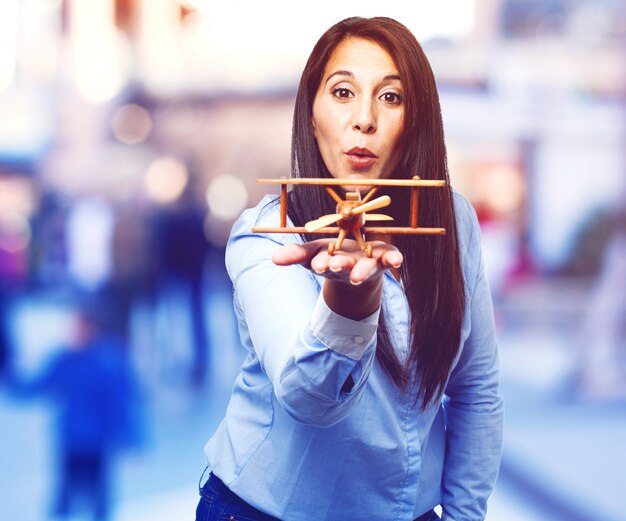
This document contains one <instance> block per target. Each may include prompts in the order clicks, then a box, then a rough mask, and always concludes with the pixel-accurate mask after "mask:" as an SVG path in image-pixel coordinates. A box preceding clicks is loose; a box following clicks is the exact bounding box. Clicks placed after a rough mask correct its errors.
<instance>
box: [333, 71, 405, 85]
mask: <svg viewBox="0 0 626 521" xmlns="http://www.w3.org/2000/svg"><path fill="white" fill-rule="evenodd" d="M333 76H347V77H348V78H354V74H353V73H351V72H350V71H335V72H333V73H332V74H331V75H330V76H328V78H326V81H325V82H324V84H326V83H328V82H329V81H330V79H331V78H332V77H333ZM392 80H397V81H401V80H400V75H399V74H388V75H387V76H385V77H384V78H383V79H382V81H392Z"/></svg>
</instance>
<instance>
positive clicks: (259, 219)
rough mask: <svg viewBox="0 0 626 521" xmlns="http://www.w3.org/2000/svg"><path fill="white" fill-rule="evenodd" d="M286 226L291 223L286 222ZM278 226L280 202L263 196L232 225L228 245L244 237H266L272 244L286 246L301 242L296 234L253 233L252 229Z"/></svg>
mask: <svg viewBox="0 0 626 521" xmlns="http://www.w3.org/2000/svg"><path fill="white" fill-rule="evenodd" d="M287 225H288V226H291V222H290V221H289V220H288V222H287ZM279 226H280V202H279V198H278V197H277V196H275V195H265V196H263V198H261V200H260V201H259V202H258V203H257V204H256V206H253V207H251V208H247V209H246V210H244V211H243V212H242V213H241V215H240V216H239V218H238V219H237V220H236V221H235V223H234V224H233V227H232V230H231V233H230V238H229V243H231V242H233V241H234V240H238V239H241V238H244V237H255V238H258V237H266V238H269V239H271V240H272V241H273V242H277V243H281V244H286V243H288V242H302V241H301V239H300V236H299V235H298V234H288V233H264V232H261V233H255V232H253V231H252V229H253V228H278V227H279Z"/></svg>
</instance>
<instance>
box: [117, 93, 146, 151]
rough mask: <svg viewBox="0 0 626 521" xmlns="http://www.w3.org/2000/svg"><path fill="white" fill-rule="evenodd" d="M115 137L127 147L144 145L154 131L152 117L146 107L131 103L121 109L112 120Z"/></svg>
mask: <svg viewBox="0 0 626 521" xmlns="http://www.w3.org/2000/svg"><path fill="white" fill-rule="evenodd" d="M111 129H112V131H113V135H114V136H115V137H116V139H118V140H119V141H121V142H122V143H126V144H127V145H136V144H138V143H142V142H143V141H145V140H146V139H147V137H148V136H149V135H150V131H151V130H152V116H151V115H150V112H148V111H147V110H146V109H145V108H144V107H142V106H140V105H137V104H134V103H130V104H128V105H123V106H121V107H119V108H118V109H117V110H116V111H115V113H114V114H113V118H112V119H111Z"/></svg>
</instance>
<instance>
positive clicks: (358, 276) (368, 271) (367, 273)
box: [350, 257, 383, 285]
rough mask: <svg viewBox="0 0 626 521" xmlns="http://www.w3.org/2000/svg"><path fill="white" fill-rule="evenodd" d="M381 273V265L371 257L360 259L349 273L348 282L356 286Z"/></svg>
mask: <svg viewBox="0 0 626 521" xmlns="http://www.w3.org/2000/svg"><path fill="white" fill-rule="evenodd" d="M382 272H383V267H382V265H381V264H380V263H379V262H378V261H377V260H376V259H374V258H372V257H361V258H360V259H359V260H358V261H356V263H355V264H354V267H353V268H352V271H351V272H350V282H351V283H352V284H355V285H358V284H361V283H363V282H365V281H367V280H370V279H372V278H374V277H377V276H379V275H380V274H381V273H382Z"/></svg>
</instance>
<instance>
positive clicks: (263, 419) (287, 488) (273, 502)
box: [205, 194, 503, 521]
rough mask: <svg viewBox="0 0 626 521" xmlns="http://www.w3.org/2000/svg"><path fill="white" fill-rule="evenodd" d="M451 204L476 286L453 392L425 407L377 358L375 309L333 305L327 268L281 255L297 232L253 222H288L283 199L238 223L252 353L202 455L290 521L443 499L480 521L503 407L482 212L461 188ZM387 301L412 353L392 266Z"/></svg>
mask: <svg viewBox="0 0 626 521" xmlns="http://www.w3.org/2000/svg"><path fill="white" fill-rule="evenodd" d="M454 201H455V208H456V214H457V226H458V231H459V241H460V247H461V256H462V266H463V275H464V279H465V291H466V312H465V318H464V322H463V325H462V337H461V338H462V340H461V349H460V352H459V355H458V356H457V359H456V360H455V363H454V367H453V370H452V371H451V374H450V377H449V380H448V382H447V385H446V388H445V395H444V398H443V400H442V401H441V402H440V403H437V404H435V405H433V406H431V407H430V408H428V409H426V410H425V411H424V412H420V410H419V407H418V406H416V404H415V394H414V393H410V392H401V391H400V390H399V389H398V388H397V386H395V385H394V384H393V383H392V382H390V381H389V379H388V378H387V376H386V375H385V374H384V373H383V371H382V369H381V368H380V366H379V365H378V362H377V361H376V357H375V353H376V330H377V323H378V314H379V313H378V312H376V313H374V314H373V315H372V316H370V317H367V318H365V319H363V320H360V321H354V320H350V319H348V318H345V317H342V316H340V315H337V314H336V313H333V312H332V311H331V310H330V309H329V308H328V307H327V306H326V304H325V303H324V300H323V298H322V296H321V287H322V284H323V278H321V277H318V276H316V275H315V274H313V273H312V272H311V271H309V270H307V269H305V268H304V267H302V266H289V267H284V266H282V267H281V266H276V265H275V264H274V263H273V262H272V260H271V259H272V254H273V253H274V251H275V250H276V249H277V248H278V247H279V246H280V245H283V244H288V243H291V242H301V239H300V237H299V236H298V235H289V234H284V235H281V234H255V233H252V232H251V228H252V227H253V226H277V225H278V222H279V208H278V205H277V202H276V201H275V200H272V198H270V197H269V196H268V197H266V198H264V199H263V200H262V201H261V202H260V203H259V205H258V206H257V207H256V208H253V209H249V210H246V211H245V212H244V213H243V215H242V216H241V217H240V218H239V220H238V221H237V223H236V224H235V225H234V227H233V230H232V233H231V237H230V241H229V243H228V247H227V252H226V266H227V269H228V273H229V275H230V277H231V279H232V281H233V285H234V306H235V311H236V314H237V317H238V321H239V332H240V336H241V341H242V343H243V345H244V347H245V348H246V349H247V350H248V355H247V358H246V359H245V361H244V363H243V367H242V369H241V372H240V374H239V376H238V377H237V379H236V382H235V384H234V388H233V392H232V397H231V399H230V403H229V405H228V408H227V411H226V416H225V418H224V420H223V421H222V422H221V424H220V426H219V428H218V429H217V432H216V433H215V434H214V435H213V436H212V437H211V439H210V440H209V442H208V443H207V445H206V447H205V454H206V457H207V461H208V465H209V467H210V468H211V469H212V471H213V472H214V473H215V474H216V475H217V476H218V477H220V478H221V479H222V481H224V483H225V484H226V485H227V486H228V487H229V488H230V489H231V490H232V491H233V492H235V493H236V494H237V495H239V496H240V497H241V498H243V499H244V500H245V501H247V502H248V503H250V504H252V505H253V506H255V507H256V508H258V509H260V510H262V511H264V512H266V513H268V514H271V515H273V516H275V517H277V518H279V519H281V520H284V521H322V520H329V521H338V520H343V519H349V520H350V521H371V520H373V519H376V520H384V521H396V520H397V521H400V520H402V521H410V520H413V519H414V518H415V517H417V516H419V515H421V514H422V513H424V512H426V511H428V510H429V509H432V508H433V507H434V506H436V505H442V508H443V512H444V518H443V519H444V520H448V521H450V520H455V521H478V520H482V519H484V517H485V513H486V502H487V498H488V497H489V495H490V493H491V491H492V489H493V487H494V484H495V480H496V476H497V472H498V467H499V462H500V454H501V445H502V420H503V418H502V416H503V406H502V399H501V397H500V395H499V393H498V353H497V347H496V337H495V326H494V318H493V307H492V302H491V295H490V292H489V287H488V284H487V280H486V278H485V274H484V271H483V263H482V255H481V250H480V232H479V227H478V221H477V219H476V215H475V212H474V210H473V209H472V207H471V206H470V205H469V204H468V203H467V201H466V200H465V199H464V198H462V197H461V196H460V195H458V194H455V200H454ZM382 300H383V303H382V305H383V306H384V312H385V317H386V322H387V327H388V329H389V331H390V333H391V334H392V335H393V345H394V346H399V349H403V350H404V351H405V352H406V349H407V347H408V328H409V308H408V303H407V300H406V297H405V295H404V291H403V288H402V286H401V285H400V284H399V283H398V282H397V281H396V279H395V278H394V277H393V276H392V275H391V274H389V273H386V274H385V278H384V287H383V299H382ZM399 354H400V356H402V355H403V354H404V353H399ZM348 376H351V377H352V379H353V381H354V385H353V386H352V387H351V388H350V389H349V390H347V389H346V388H345V387H344V383H345V382H346V379H347V378H348Z"/></svg>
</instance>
